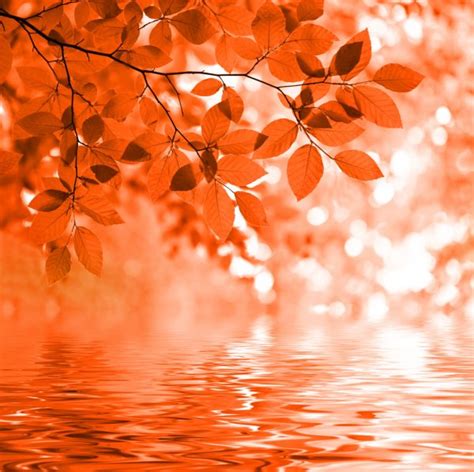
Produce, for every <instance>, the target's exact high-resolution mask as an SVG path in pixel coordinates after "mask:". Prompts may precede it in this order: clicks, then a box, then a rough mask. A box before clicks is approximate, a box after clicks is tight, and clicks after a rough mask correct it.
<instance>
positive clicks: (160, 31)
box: [147, 15, 173, 55]
mask: <svg viewBox="0 0 474 472" xmlns="http://www.w3.org/2000/svg"><path fill="white" fill-rule="evenodd" d="M147 16H149V15H147ZM150 44H151V45H152V46H156V47H157V48H159V49H161V50H162V51H163V52H164V53H166V54H168V55H169V54H170V53H171V51H172V49H173V38H172V32H171V28H170V25H169V23H168V22H167V21H160V22H158V24H157V25H156V26H155V27H154V28H153V29H152V31H151V33H150Z"/></svg>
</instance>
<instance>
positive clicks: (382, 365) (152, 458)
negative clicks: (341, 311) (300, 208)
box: [0, 318, 473, 471]
mask: <svg viewBox="0 0 474 472" xmlns="http://www.w3.org/2000/svg"><path fill="white" fill-rule="evenodd" d="M1 328H2V331H1V337H2V338H5V340H6V339H7V337H8V336H9V334H8V333H9V331H8V327H7V326H1ZM310 328H311V327H306V328H305V329H304V330H301V332H300V331H298V330H297V329H295V330H294V331H293V332H292V333H289V332H286V333H284V332H283V330H282V329H279V328H278V327H277V326H274V325H273V324H272V321H271V320H270V319H268V318H260V319H257V320H256V322H255V323H254V325H253V326H252V327H251V329H250V330H249V333H247V335H245V336H235V337H233V338H229V336H226V337H225V339H219V338H217V337H214V338H213V339H212V340H207V341H206V340H204V339H201V340H200V341H199V340H196V339H195V338H191V337H190V336H185V335H183V336H182V337H174V338H172V339H170V338H169V337H168V336H166V335H163V334H160V335H158V334H155V335H152V334H150V335H147V336H146V337H141V338H138V337H137V338H136V339H135V338H134V339H128V340H120V341H117V340H115V341H112V340H111V339H107V340H106V339H102V340H95V341H94V342H90V341H79V340H78V339H76V338H73V337H72V336H69V335H68V336H66V335H62V336H59V335H51V334H50V335H39V334H38V335H37V336H36V338H35V337H33V338H32V335H31V333H28V336H24V337H22V336H21V333H17V332H14V331H10V336H11V334H12V333H13V334H14V337H15V341H14V342H10V343H7V342H6V343H4V344H3V345H2V346H1V347H0V356H1V357H0V466H2V467H3V470H6V471H8V470H47V471H55V470H61V471H62V470H66V471H75V470H81V471H82V470H91V471H97V470H101V471H117V470H149V471H156V470H183V471H189V470H203V471H206V470H228V469H229V470H230V469H232V470H243V471H251V470H261V471H264V470H266V471H277V470H288V471H306V470H361V471H364V470H367V471H370V470H374V471H381V470H401V471H425V470H469V469H470V467H471V466H472V458H473V456H472V452H473V443H472V439H473V437H472V435H473V408H472V407H473V405H472V400H473V397H472V393H473V382H472V354H473V352H472V345H471V342H470V341H471V340H472V339H470V336H469V335H468V334H466V333H468V330H466V329H465V328H464V329H460V328H456V329H454V328H450V329H446V330H443V331H442V336H438V335H437V334H436V333H433V332H430V331H429V330H428V329H425V330H421V329H415V328H408V327H394V326H387V325H384V326H381V327H374V326H371V327H360V326H347V327H344V326H340V325H338V326H334V325H333V326H323V327H321V326H318V327H314V328H311V329H310ZM12 329H13V328H12ZM8 346H10V347H8ZM446 346H448V348H446Z"/></svg>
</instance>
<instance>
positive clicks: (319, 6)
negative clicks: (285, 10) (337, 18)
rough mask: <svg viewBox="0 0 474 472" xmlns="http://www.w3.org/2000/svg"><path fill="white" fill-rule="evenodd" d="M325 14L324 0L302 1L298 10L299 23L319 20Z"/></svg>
mask: <svg viewBox="0 0 474 472" xmlns="http://www.w3.org/2000/svg"><path fill="white" fill-rule="evenodd" d="M323 12H324V0H300V1H299V2H298V7H297V8H296V14H297V15H298V20H299V21H308V20H317V19H318V18H319V17H320V16H321V15H322V14H323Z"/></svg>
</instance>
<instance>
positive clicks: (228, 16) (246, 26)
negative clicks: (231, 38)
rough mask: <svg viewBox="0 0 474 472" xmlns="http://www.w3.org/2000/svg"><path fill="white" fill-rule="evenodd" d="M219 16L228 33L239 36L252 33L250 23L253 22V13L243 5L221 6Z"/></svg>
mask: <svg viewBox="0 0 474 472" xmlns="http://www.w3.org/2000/svg"><path fill="white" fill-rule="evenodd" d="M217 17H218V19H219V22H220V24H221V25H222V26H223V28H224V29H225V30H226V31H227V32H228V33H232V34H235V35H237V36H247V35H249V34H252V29H251V28H250V23H251V22H252V19H253V15H252V13H250V12H249V11H248V10H247V9H245V8H243V7H240V6H237V5H229V6H227V7H224V8H221V9H220V10H219V13H218V14H217Z"/></svg>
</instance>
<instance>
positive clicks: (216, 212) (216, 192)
mask: <svg viewBox="0 0 474 472" xmlns="http://www.w3.org/2000/svg"><path fill="white" fill-rule="evenodd" d="M234 217H235V215H234V202H233V201H232V200H231V199H230V197H229V196H228V195H227V193H226V191H225V190H224V189H223V188H222V186H221V185H219V184H218V183H217V182H215V181H214V182H212V183H211V184H210V185H209V189H208V190H207V193H206V198H205V200H204V219H205V221H206V223H207V225H208V226H209V228H211V229H212V231H214V233H215V234H216V235H217V236H218V237H219V238H220V239H223V240H225V239H227V237H228V236H229V233H230V231H231V230H232V226H233V224H234Z"/></svg>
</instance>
